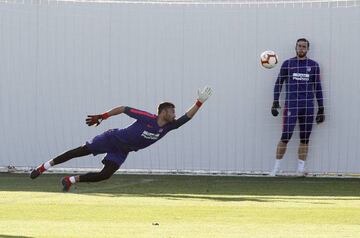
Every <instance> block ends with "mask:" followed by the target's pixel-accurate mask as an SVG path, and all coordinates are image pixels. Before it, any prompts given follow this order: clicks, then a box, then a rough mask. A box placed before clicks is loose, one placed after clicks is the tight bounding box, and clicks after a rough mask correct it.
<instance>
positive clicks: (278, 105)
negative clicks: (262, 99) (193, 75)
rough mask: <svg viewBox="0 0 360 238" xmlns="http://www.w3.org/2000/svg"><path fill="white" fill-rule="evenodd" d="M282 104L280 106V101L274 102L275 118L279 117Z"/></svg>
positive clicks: (273, 111) (273, 112) (272, 109)
mask: <svg viewBox="0 0 360 238" xmlns="http://www.w3.org/2000/svg"><path fill="white" fill-rule="evenodd" d="M280 108H281V107H280V104H279V101H274V102H273V105H272V107H271V114H272V115H273V116H274V117H277V115H279V111H278V109H280Z"/></svg>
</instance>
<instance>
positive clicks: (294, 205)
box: [0, 174, 360, 238]
mask: <svg viewBox="0 0 360 238" xmlns="http://www.w3.org/2000/svg"><path fill="white" fill-rule="evenodd" d="M60 178H61V176H60V175H44V176H42V177H39V178H38V179H36V180H30V179H29V178H28V176H27V175H25V174H0V238H5V237H6V238H10V237H67V238H68V237H130V238H136V237H146V238H149V237H150V238H151V237H167V238H170V237H176V238H178V237H194V238H201V237H206V238H209V237H221V238H226V237H251V238H257V237H259V238H260V237H261V238H264V237H267V238H268V237H270V238H271V237H274V238H275V237H276V238H278V237H291V238H296V237H299V238H300V237H301V238H304V237H324V238H325V237H326V238H328V237H336V238H339V237H341V238H343V237H354V238H355V237H359V234H360V180H359V179H326V178H265V177H261V178H257V177H213V176H143V175H142V176H140V175H138V176H137V175H115V176H113V177H112V178H111V179H110V180H109V181H106V182H101V183H93V184H85V183H84V184H83V183H80V184H78V185H77V188H75V189H72V191H71V192H70V193H62V192H59V191H60V189H61V186H60Z"/></svg>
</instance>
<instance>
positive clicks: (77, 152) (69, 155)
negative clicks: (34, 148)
mask: <svg viewBox="0 0 360 238" xmlns="http://www.w3.org/2000/svg"><path fill="white" fill-rule="evenodd" d="M89 154H91V152H90V150H89V149H88V148H87V146H86V145H83V146H80V147H78V148H75V149H72V150H68V151H66V152H65V153H63V154H61V155H59V156H57V157H56V158H55V159H52V160H49V161H47V162H45V163H43V164H41V165H40V166H38V167H37V168H36V169H34V170H33V171H31V174H30V178H32V179H35V178H37V177H38V176H39V175H41V174H42V173H44V172H45V171H46V170H48V169H49V168H50V167H52V166H54V165H56V164H61V163H64V162H66V161H68V160H70V159H73V158H76V157H81V156H85V155H89Z"/></svg>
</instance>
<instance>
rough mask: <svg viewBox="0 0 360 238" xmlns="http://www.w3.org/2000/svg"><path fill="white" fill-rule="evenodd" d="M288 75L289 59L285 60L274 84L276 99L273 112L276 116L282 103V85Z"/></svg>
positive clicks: (272, 108)
mask: <svg viewBox="0 0 360 238" xmlns="http://www.w3.org/2000/svg"><path fill="white" fill-rule="evenodd" d="M287 76H288V64H287V61H285V62H284V63H283V64H282V65H281V69H280V72H279V75H278V77H277V79H276V82H275V86H274V101H273V105H272V107H271V114H272V115H273V116H275V117H276V116H277V115H278V114H279V112H278V109H279V108H280V103H279V98H280V93H281V89H282V85H283V84H284V81H285V79H286V78H287Z"/></svg>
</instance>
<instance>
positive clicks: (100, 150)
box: [30, 87, 212, 191]
mask: <svg viewBox="0 0 360 238" xmlns="http://www.w3.org/2000/svg"><path fill="white" fill-rule="evenodd" d="M211 93H212V90H211V88H209V87H205V88H204V90H202V91H201V92H198V99H197V101H196V103H195V104H194V105H193V106H192V107H191V108H190V109H189V110H188V111H187V112H186V113H185V114H184V115H183V116H182V117H180V118H179V119H177V120H176V119H175V105H174V104H172V103H170V102H164V103H161V104H160V105H159V106H158V114H157V115H154V114H150V113H148V112H145V111H140V110H137V109H134V108H130V107H124V106H120V107H116V108H114V109H112V110H110V111H109V112H106V113H103V114H100V115H90V116H88V118H87V119H86V124H88V125H89V126H92V125H96V126H97V125H99V124H100V123H101V121H102V120H105V119H107V118H109V117H111V116H115V115H118V114H122V113H124V114H126V115H128V116H130V117H132V118H134V119H135V120H136V121H135V122H134V123H133V124H131V125H130V126H128V127H127V128H124V129H112V130H108V131H106V132H104V133H103V134H101V135H98V136H96V137H94V138H93V139H92V140H91V141H90V142H86V144H85V145H83V146H80V147H78V148H75V149H72V150H69V151H67V152H65V153H63V154H61V155H59V156H57V157H56V158H54V159H52V160H49V161H47V162H45V163H43V164H41V165H40V166H39V167H37V168H36V169H34V170H33V171H32V172H31V174H30V177H31V178H32V179H35V178H37V177H38V176H39V175H41V174H42V173H43V172H44V171H46V170H47V169H49V168H50V167H52V166H54V165H57V164H61V163H64V162H66V161H68V160H70V159H73V158H76V157H81V156H85V155H90V154H93V155H97V154H105V153H106V155H105V157H104V159H103V160H102V163H103V164H104V167H103V169H102V170H101V171H100V172H96V173H87V174H83V175H76V176H67V177H65V178H63V179H62V185H63V190H64V191H69V189H70V187H71V185H72V184H74V183H77V182H98V181H102V180H105V179H108V178H110V177H111V176H112V175H113V174H114V173H115V172H116V171H117V170H118V169H119V168H120V166H121V164H122V163H124V161H125V159H126V157H127V156H128V154H129V152H132V151H138V150H140V149H143V148H145V147H148V146H150V145H151V144H153V143H155V142H156V141H158V140H160V139H161V138H162V137H163V136H165V135H166V134H167V133H168V132H170V131H172V130H174V129H177V128H179V127H180V126H182V125H183V124H185V123H186V122H188V121H189V120H190V119H191V118H192V117H193V116H194V115H195V114H196V112H197V111H198V110H199V108H200V107H201V105H202V104H203V103H204V102H205V101H206V100H207V99H208V98H209V97H210V95H211Z"/></svg>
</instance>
